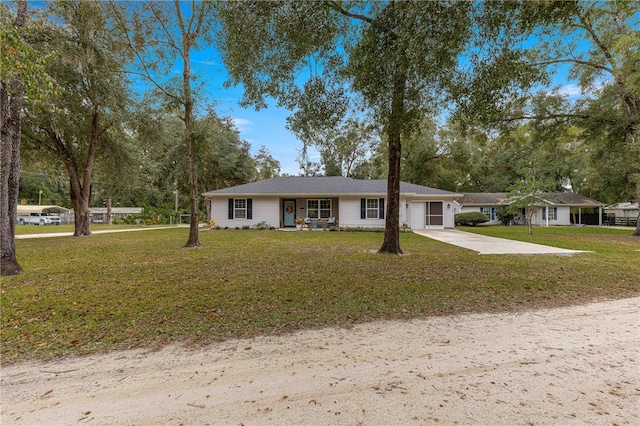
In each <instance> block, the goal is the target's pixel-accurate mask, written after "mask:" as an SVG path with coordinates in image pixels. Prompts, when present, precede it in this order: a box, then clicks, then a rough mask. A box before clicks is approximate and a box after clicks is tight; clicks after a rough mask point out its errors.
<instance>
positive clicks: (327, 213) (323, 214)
mask: <svg viewBox="0 0 640 426" xmlns="http://www.w3.org/2000/svg"><path fill="white" fill-rule="evenodd" d="M307 216H308V217H309V218H311V219H328V218H330V217H331V200H307Z"/></svg>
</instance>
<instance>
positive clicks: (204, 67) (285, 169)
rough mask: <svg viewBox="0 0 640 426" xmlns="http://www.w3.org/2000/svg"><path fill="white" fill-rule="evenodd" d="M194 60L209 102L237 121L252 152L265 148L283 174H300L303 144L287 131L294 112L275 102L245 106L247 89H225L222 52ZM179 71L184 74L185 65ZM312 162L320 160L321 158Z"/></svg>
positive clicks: (208, 52)
mask: <svg viewBox="0 0 640 426" xmlns="http://www.w3.org/2000/svg"><path fill="white" fill-rule="evenodd" d="M192 58H193V59H192V72H193V73H194V74H195V75H198V77H199V79H200V82H202V83H204V85H205V87H206V92H207V93H206V94H205V96H207V100H206V102H210V103H211V104H213V105H215V111H216V113H217V114H218V115H219V116H220V117H232V118H233V120H234V122H235V124H236V127H237V128H238V130H239V131H240V136H241V137H242V139H244V140H246V141H248V142H249V143H250V144H251V153H252V154H256V153H257V152H258V150H259V149H260V147H261V146H262V145H264V146H266V147H267V149H268V150H269V152H270V153H271V155H272V156H273V157H274V158H275V159H276V160H278V161H279V162H280V171H281V173H286V174H289V175H298V174H300V167H299V165H298V163H297V162H296V159H297V158H298V154H299V151H300V150H301V149H302V142H301V141H299V140H298V139H297V138H296V137H295V136H294V135H293V134H292V133H291V132H289V131H288V130H287V129H286V125H287V117H288V116H289V115H290V114H291V112H290V111H287V110H286V109H284V108H280V107H278V106H277V102H276V101H275V100H273V99H271V100H270V101H269V103H268V104H269V106H268V108H264V109H261V110H259V111H256V110H255V109H254V108H252V107H250V108H243V107H241V106H240V105H239V101H240V99H241V98H242V94H243V88H242V87H241V86H238V87H230V88H225V87H224V82H225V80H226V79H227V72H226V70H225V68H224V65H223V64H222V60H221V59H220V56H219V55H218V53H217V52H216V51H215V50H214V49H212V48H210V49H207V50H203V51H200V52H193V54H192ZM178 69H179V71H178ZM176 71H177V72H181V71H182V66H181V64H180V65H178V66H177V69H176ZM314 153H315V151H314ZM312 155H313V154H312ZM312 160H316V161H317V158H312Z"/></svg>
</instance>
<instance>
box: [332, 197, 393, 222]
mask: <svg viewBox="0 0 640 426" xmlns="http://www.w3.org/2000/svg"><path fill="white" fill-rule="evenodd" d="M361 198H381V197H376V196H364V195H363V196H362V197H340V219H339V220H340V227H342V228H353V227H364V228H384V218H383V219H360V199H361ZM387 204H388V203H387V200H386V198H385V203H384V211H385V215H386V214H387V207H388V206H387Z"/></svg>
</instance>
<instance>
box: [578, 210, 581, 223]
mask: <svg viewBox="0 0 640 426" xmlns="http://www.w3.org/2000/svg"><path fill="white" fill-rule="evenodd" d="M578 225H582V207H578Z"/></svg>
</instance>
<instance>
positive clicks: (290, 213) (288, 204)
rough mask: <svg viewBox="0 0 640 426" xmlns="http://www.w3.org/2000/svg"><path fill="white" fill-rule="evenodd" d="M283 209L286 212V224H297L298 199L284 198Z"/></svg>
mask: <svg viewBox="0 0 640 426" xmlns="http://www.w3.org/2000/svg"><path fill="white" fill-rule="evenodd" d="M282 210H283V212H284V213H283V214H284V226H295V224H296V222H295V220H296V200H284V202H283V205H282Z"/></svg>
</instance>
